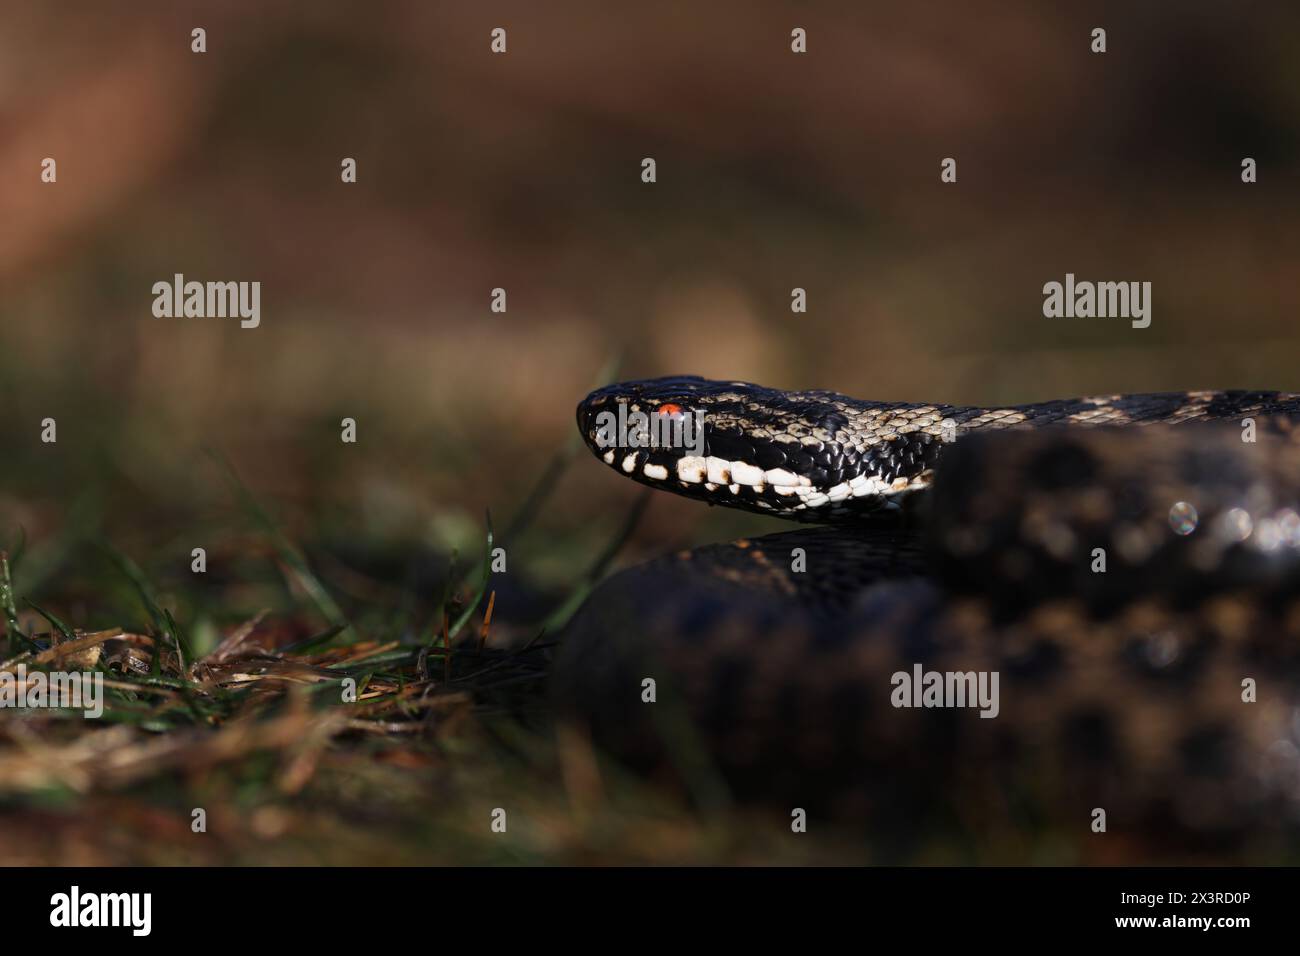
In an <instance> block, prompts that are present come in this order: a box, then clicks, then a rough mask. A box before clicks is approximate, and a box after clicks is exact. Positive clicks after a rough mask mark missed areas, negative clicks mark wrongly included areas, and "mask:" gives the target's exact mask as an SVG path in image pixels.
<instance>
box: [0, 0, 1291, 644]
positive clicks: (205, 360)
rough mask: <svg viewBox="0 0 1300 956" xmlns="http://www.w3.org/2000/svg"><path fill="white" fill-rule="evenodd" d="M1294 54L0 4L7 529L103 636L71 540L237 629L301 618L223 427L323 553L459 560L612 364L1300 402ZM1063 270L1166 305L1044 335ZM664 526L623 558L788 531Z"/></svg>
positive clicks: (627, 500)
mask: <svg viewBox="0 0 1300 956" xmlns="http://www.w3.org/2000/svg"><path fill="white" fill-rule="evenodd" d="M1099 26H1100V27H1104V28H1105V29H1106V31H1107V45H1108V50H1107V52H1106V53H1105V54H1103V55H1099V54H1094V53H1093V52H1091V50H1090V44H1091V37H1090V32H1091V30H1092V29H1093V28H1094V27H1099ZM195 27H202V28H204V29H205V30H206V31H207V52H206V53H203V54H196V53H193V52H191V49H190V44H191V36H190V31H191V30H192V29H193V28H195ZM495 27H503V28H505V29H506V31H507V45H508V46H507V48H508V52H507V53H505V54H504V55H494V54H493V53H492V52H491V49H490V31H491V30H492V29H493V28H495ZM795 27H802V28H804V29H805V30H806V31H807V38H808V39H807V46H808V52H807V54H804V55H796V54H794V53H792V52H791V49H790V42H791V40H790V32H791V30H792V29H793V28H795ZM1298 47H1300V7H1297V6H1296V5H1295V4H1286V3H1276V4H1266V3H1256V2H1245V3H1237V4H1225V3H1215V2H1208V0H1180V2H1177V3H1173V2H1169V3H1147V4H1140V5H1135V4H1129V3H1121V2H1115V3H1104V2H1103V3H1080V4H1068V5H1067V4H1042V3H1034V2H1028V0H1025V2H1016V0H1008V2H999V3H990V4H961V3H927V2H918V3H909V4H885V3H879V4H875V3H857V2H848V0H845V2H834V0H827V2H777V0H746V2H729V0H724V2H714V3H709V4H698V3H689V2H674V0H665V2H660V3H653V4H633V3H609V2H600V0H551V2H547V3H535V2H517V3H513V2H492V3H471V2H425V0H407V2H385V3H374V4H369V3H368V4H350V3H338V2H313V3H266V2H230V3H221V4H214V3H197V2H168V3H161V2H133V3H125V2H116V3H103V2H62V3H59V4H43V3H35V2H15V0H3V2H0V466H2V467H0V475H2V476H0V545H3V544H4V543H5V542H8V547H10V548H11V549H12V548H13V547H14V543H13V542H14V541H15V539H16V538H17V537H18V536H19V530H18V529H20V528H21V529H22V531H23V532H25V535H26V539H27V541H28V558H27V560H26V564H25V566H24V571H23V575H24V578H23V580H21V581H20V582H19V583H20V585H21V586H22V588H23V593H27V594H32V595H36V594H40V595H41V596H42V597H44V598H45V600H46V602H48V604H49V605H52V606H55V607H57V608H59V609H60V610H61V611H62V612H63V613H64V614H66V616H67V617H68V618H69V619H70V620H74V621H76V622H77V623H78V625H79V626H83V627H93V626H108V625H110V624H114V623H122V618H123V616H124V613H125V612H123V611H122V610H121V605H120V604H116V603H115V600H116V598H114V597H113V596H111V595H107V594H106V593H105V592H104V591H103V589H102V588H99V587H96V586H95V585H94V583H93V579H92V580H89V581H86V582H83V583H81V584H79V583H78V581H79V577H78V576H79V575H81V574H83V573H85V572H84V567H85V563H86V561H88V560H89V558H85V560H83V557H84V552H83V551H82V550H81V547H80V544H79V543H78V542H79V541H81V540H83V538H84V537H85V536H86V535H87V534H89V533H92V532H93V533H94V534H97V535H103V536H106V537H107V538H109V539H111V540H112V541H113V542H114V543H115V544H116V545H117V546H118V547H120V548H121V549H122V550H123V551H125V552H127V553H129V554H132V555H133V556H134V557H135V558H136V560H137V561H138V562H139V563H140V564H141V565H142V566H144V567H145V569H146V570H147V571H148V572H149V573H151V574H155V575H157V576H159V578H160V579H161V580H162V581H163V583H164V586H166V584H167V581H168V578H169V575H170V576H171V577H172V578H173V579H176V580H180V579H182V578H185V577H187V576H188V562H189V552H190V549H191V548H192V547H195V546H198V545H200V544H205V545H206V546H207V547H209V549H210V553H211V554H213V555H214V557H213V559H212V560H213V568H214V570H215V572H216V574H215V575H214V576H213V577H212V578H211V579H210V581H213V582H217V583H212V584H209V583H208V582H205V583H204V584H203V585H201V586H199V587H198V588H193V587H191V588H190V590H189V591H186V592H185V593H176V594H174V595H171V597H172V598H173V599H174V600H173V603H174V605H175V606H176V607H177V609H178V617H179V616H180V615H186V616H187V619H188V620H190V621H191V622H192V623H193V624H194V626H195V627H196V629H198V630H200V631H201V630H203V628H205V627H206V628H207V630H208V633H210V635H216V634H217V633H219V632H220V631H221V630H223V629H225V628H228V627H229V626H230V625H231V624H232V623H234V622H237V621H240V620H243V619H246V618H247V617H248V615H249V614H251V613H253V612H254V611H256V610H257V609H258V608H259V607H262V606H266V605H267V604H268V603H270V604H272V605H273V606H274V605H275V604H276V603H277V602H279V603H284V601H283V599H282V598H280V597H277V596H276V595H275V594H272V593H270V592H268V591H267V590H266V589H264V588H263V589H259V588H256V587H254V586H253V585H251V584H250V585H248V586H247V587H248V590H241V588H243V587H244V584H243V575H242V574H241V572H240V566H239V565H238V560H239V556H240V555H243V554H244V553H245V552H244V550H243V548H242V544H241V542H242V541H243V540H244V539H243V538H242V537H241V535H243V534H244V529H245V526H246V522H244V521H243V519H242V518H240V517H239V515H238V510H237V504H236V503H235V502H234V501H233V500H232V498H231V495H230V493H229V488H228V486H227V484H226V483H225V482H224V479H223V477H222V472H221V469H220V468H219V467H216V466H215V464H214V460H213V459H212V458H211V457H210V456H209V455H208V454H206V453H205V452H206V451H207V450H211V451H213V452H215V453H216V454H217V455H219V456H221V457H223V458H225V459H226V460H228V461H229V462H230V463H231V464H232V465H233V467H234V468H235V469H236V470H237V471H238V473H239V474H240V476H241V477H242V478H243V480H244V482H245V483H246V484H247V485H248V487H249V488H250V489H252V490H253V492H254V493H255V494H256V495H257V496H258V497H259V499H260V500H261V501H262V502H263V503H264V504H266V505H267V506H268V508H270V509H271V510H272V511H273V512H274V514H275V516H276V518H277V520H278V521H280V522H281V523H282V525H283V526H284V527H285V528H286V529H287V531H288V533H290V534H291V535H292V536H293V537H294V539H295V540H299V541H302V542H304V544H305V546H307V547H308V549H309V551H311V549H312V548H314V547H315V545H316V544H317V543H318V542H329V547H330V548H334V549H335V550H337V549H339V548H341V547H343V545H344V544H347V543H349V542H351V543H352V544H354V545H356V544H357V542H361V543H363V544H364V547H365V549H366V550H370V551H374V550H385V549H387V550H391V551H392V552H393V553H396V554H398V555H403V554H405V555H409V554H416V553H423V552H425V551H427V552H428V553H430V554H434V555H445V554H446V553H447V552H449V551H451V550H452V549H456V548H458V549H460V550H461V551H462V552H463V553H465V552H473V551H474V550H475V549H481V543H482V536H483V513H484V511H485V509H491V510H492V513H493V515H494V517H496V518H497V519H498V523H499V524H501V523H504V522H505V520H506V519H508V518H509V517H510V516H511V515H512V514H514V513H516V512H517V511H518V509H519V508H521V507H522V506H523V503H524V500H525V498H526V497H527V495H528V493H529V490H530V489H531V488H533V487H534V486H535V484H536V482H537V481H538V480H539V479H540V478H541V476H542V475H543V474H544V473H545V472H546V470H547V468H548V463H550V462H552V461H553V460H555V458H556V456H557V455H560V456H561V459H563V454H564V451H565V449H566V448H570V449H571V446H572V442H573V439H574V432H575V428H574V421H573V410H574V406H575V405H576V403H577V401H578V400H579V399H580V398H581V397H582V396H583V395H584V394H585V393H586V392H587V391H588V390H589V389H591V388H593V387H595V386H597V385H600V384H603V383H604V382H603V381H602V376H608V375H609V374H611V372H610V370H611V368H613V367H614V366H613V365H612V363H615V362H617V363H619V364H618V365H617V377H620V378H639V377H649V376H657V375H665V374H691V373H693V374H701V375H706V376H710V377H725V378H736V379H746V380H752V381H757V382H761V383H763V384H767V385H774V386H781V387H801V388H808V387H821V388H831V389H835V390H837V391H841V392H845V393H848V394H851V395H854V396H858V397H861V398H869V399H898V400H915V401H927V402H960V403H968V404H996V403H1019V402H1026V401H1032V400H1039V399H1047V398H1052V397H1061V396H1068V395H1076V394H1087V393H1110V392H1121V391H1153V390H1164V389H1185V388H1228V387H1256V388H1269V389H1300V369H1297V368H1296V363H1295V355H1296V346H1297V344H1300V331H1298V330H1297V327H1296V322H1295V316H1296V315H1297V306H1298V305H1300V283H1298V282H1297V271H1296V262H1297V260H1298V259H1300V177H1298V176H1297V173H1298V172H1300V166H1298V164H1297V160H1298V159H1300V138H1298V131H1300V122H1298V121H1300V48H1298ZM45 157H53V158H55V159H56V160H57V163H58V167H57V168H58V181H57V183H56V184H47V183H42V182H41V178H40V173H41V165H40V164H41V161H42V159H44V158H45ZM344 157H353V158H355V159H356V161H357V171H358V181H357V182H356V183H355V184H344V183H342V182H341V181H340V162H341V161H342V159H343V158H344ZM644 157H653V158H654V159H655V160H656V162H657V173H658V181H657V182H656V183H654V184H646V183H643V182H642V180H641V161H642V159H643V158H644ZM945 157H953V158H955V159H956V160H957V164H958V166H957V182H956V183H955V184H944V183H941V182H940V175H939V174H940V162H941V160H943V159H944V158H945ZM1244 157H1252V158H1254V159H1255V160H1256V161H1257V163H1258V169H1259V172H1258V179H1259V181H1258V182H1257V183H1255V184H1252V185H1246V184H1243V183H1242V181H1241V176H1240V173H1241V161H1242V159H1243V158H1244ZM177 272H180V273H184V275H185V276H186V278H187V279H198V280H200V281H207V280H222V281H226V280H233V281H253V280H257V281H260V282H261V283H262V300H261V308H262V317H261V325H260V327H258V328H256V329H247V330H246V329H241V328H239V326H238V323H237V322H236V321H234V320H228V319H227V320H221V319H193V318H191V319H185V318H174V319H158V318H154V316H153V315H152V312H151V309H152V304H153V298H154V297H153V293H152V291H151V288H152V285H153V283H155V282H158V281H170V279H171V277H172V276H173V274H174V273H177ZM1067 272H1073V273H1075V274H1076V276H1078V277H1079V278H1080V279H1093V280H1132V281H1150V282H1151V283H1152V285H1153V321H1152V323H1151V326H1150V328H1147V329H1145V330H1138V329H1133V328H1131V327H1130V325H1129V323H1128V322H1127V321H1125V320H1121V319H1047V318H1044V317H1043V315H1042V301H1043V294H1042V287H1043V284H1044V283H1046V282H1049V281H1053V280H1056V281H1061V280H1063V279H1064V276H1065V274H1066V273H1067ZM496 287H501V288H504V289H505V290H506V292H507V296H508V311H507V312H505V313H504V314H497V313H494V312H492V311H491V310H490V302H491V294H492V290H493V289H494V288H496ZM795 287H801V288H803V289H806V290H807V302H808V309H807V312H806V313H804V314H795V313H792V312H791V309H790V302H791V290H792V289H793V288H795ZM345 416H346V417H352V418H355V419H356V421H357V423H358V441H357V443H356V444H343V443H341V442H340V441H339V430H340V426H339V422H340V419H342V418H343V417H345ZM46 417H52V418H55V419H56V421H57V427H58V442H57V444H56V445H47V444H42V443H41V442H40V440H39V436H40V422H41V420H42V419H44V418H46ZM585 455H586V453H585V452H582V453H580V454H578V455H577V456H574V457H572V458H571V459H570V460H569V461H568V465H567V467H565V468H564V469H563V470H562V472H561V473H560V477H559V479H558V484H557V485H556V486H555V487H554V490H553V493H552V494H551V495H550V497H549V498H548V499H547V500H546V502H545V506H544V507H543V508H541V509H540V510H539V511H538V513H537V514H536V516H535V518H534V524H533V529H532V530H531V531H530V533H529V534H528V535H527V536H524V537H521V538H520V540H519V541H517V542H514V541H511V542H509V545H510V547H511V549H512V550H511V562H512V563H511V570H512V572H516V571H517V572H518V574H519V580H523V581H527V582H529V583H528V587H529V588H534V589H537V590H539V591H541V592H547V591H548V589H552V588H556V587H559V586H560V584H561V583H563V582H565V581H571V580H572V579H573V577H574V576H575V574H577V573H580V571H581V569H582V568H585V567H586V566H587V565H588V564H589V562H590V561H591V560H592V557H593V555H594V554H595V553H596V552H598V551H599V549H600V548H601V547H602V546H603V544H604V543H605V542H607V541H608V540H609V538H610V536H611V535H612V534H613V533H614V531H615V530H616V528H617V526H618V525H619V523H620V522H621V520H622V516H623V514H624V513H625V512H626V511H627V509H628V507H629V506H630V505H631V503H632V502H633V500H634V499H635V498H636V496H637V494H638V490H637V488H636V487H635V486H633V485H632V484H631V483H629V482H623V481H620V480H618V479H617V477H616V476H614V475H612V474H611V473H610V472H609V471H608V469H606V468H604V467H602V466H600V465H598V464H597V463H596V462H592V461H589V460H586V457H585ZM649 508H650V511H649V516H648V520H643V521H642V522H641V524H640V525H639V527H638V529H637V531H636V533H635V535H634V536H633V538H632V539H631V541H630V542H629V543H628V545H627V547H625V548H624V549H623V552H622V554H621V557H620V561H623V562H632V561H635V560H638V559H640V558H642V557H644V556H645V555H648V554H652V553H656V552H659V551H662V550H664V549H667V548H672V547H683V546H688V545H691V544H695V543H698V542H701V541H709V540H720V539H723V538H725V537H726V536H727V535H731V534H736V533H741V532H761V531H766V530H775V528H776V525H775V524H774V523H772V522H769V521H767V520H765V519H761V518H757V517H753V516H747V515H743V514H736V513H726V514H724V513H720V512H719V511H718V510H711V509H701V508H699V507H698V506H696V505H694V504H692V503H690V502H685V501H676V500H673V499H671V498H670V497H668V496H656V497H655V498H654V500H653V501H652V502H651V503H650V505H649ZM324 573H325V576H326V577H329V576H330V575H329V571H328V567H326V569H325V571H324ZM336 577H341V575H340V576H336ZM218 583H219V584H220V586H219V587H218ZM37 600H40V599H39V598H38V599H37ZM521 600H522V599H521ZM213 639H215V638H213Z"/></svg>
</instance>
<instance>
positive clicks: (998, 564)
mask: <svg viewBox="0 0 1300 956" xmlns="http://www.w3.org/2000/svg"><path fill="white" fill-rule="evenodd" d="M619 405H622V406H624V408H623V409H622V412H623V414H624V417H625V418H626V419H627V420H628V421H629V422H635V421H638V419H637V417H636V416H634V415H631V414H630V413H633V412H641V413H644V414H645V415H646V416H647V417H648V419H653V418H659V419H663V418H671V419H674V420H676V419H679V418H686V417H691V416H695V415H696V413H702V416H700V418H702V424H703V435H702V444H696V445H695V446H694V447H680V446H674V447H665V446H664V445H658V446H654V447H636V446H637V437H632V438H628V436H627V435H618V436H616V437H617V438H618V439H620V440H624V439H626V441H624V443H623V444H616V445H610V443H609V442H610V433H609V430H608V428H607V427H605V426H607V425H608V423H609V422H610V421H611V417H610V415H607V414H606V415H602V413H610V412H617V411H618V406H619ZM1298 416H1300V395H1296V394H1290V393H1277V392H1188V393H1169V394H1155V395H1118V396H1109V397H1104V398H1088V399H1077V400H1075V399H1071V400H1063V401H1054V402H1045V403H1040V404H1032V405H1021V406H1013V407H1006V408H990V409H984V408H969V407H959V406H945V405H919V404H889V403H880V402H867V401H859V400H856V399H851V398H847V397H845V396H842V395H838V394H835V393H832V392H820V391H818V392H784V391H780V390H775V389H768V388H763V387H760V386H755V385H750V384H747V383H737V382H714V381H708V380H704V379H698V378H668V379H656V380H650V381H643V382H634V383H627V384H621V385H615V386H610V387H608V388H605V389H601V390H598V391H596V392H594V393H592V394H591V395H590V396H589V397H588V398H587V399H586V400H585V401H583V402H582V404H581V405H580V406H579V407H578V424H579V428H580V430H581V431H582V433H583V436H584V438H585V439H586V441H587V443H588V445H589V446H590V447H591V449H592V451H593V452H594V453H595V454H596V455H597V456H598V457H599V458H600V459H601V460H603V461H605V462H606V463H607V464H609V465H610V466H611V467H613V468H614V469H615V470H616V471H618V472H619V473H620V474H624V475H626V476H628V477H632V478H634V479H636V480H638V481H640V482H642V483H645V484H649V485H652V486H655V487H660V488H664V489H666V490H670V491H673V492H676V493H678V494H683V495H687V496H690V497H694V498H699V499H703V500H706V501H709V502H711V503H714V504H720V505H725V506H729V507H739V508H744V509H747V510H750V511H754V512H757V513H763V514H772V515H778V516H782V517H787V518H791V519H794V520H799V521H806V522H815V523H824V524H825V525H826V527H822V528H815V529H814V528H809V529H803V530H798V531H792V532H789V533H783V534H775V535H767V536H765V537H762V538H756V539H753V540H742V541H737V542H733V543H731V544H728V545H715V546H709V547H705V548H698V549H695V550H693V551H689V552H684V553H682V554H678V555H673V556H669V557H665V558H662V559H659V560H657V561H654V562H651V563H650V564H648V565H643V566H641V567H638V568H633V569H629V570H627V571H624V572H622V573H620V574H616V575H614V576H613V577H612V578H610V579H609V580H608V581H606V582H605V583H604V584H603V585H602V586H601V587H600V588H598V589H597V590H596V592H594V593H593V595H592V596H591V598H589V600H588V602H587V603H586V605H585V606H584V607H583V609H582V610H581V611H580V612H579V614H578V615H577V616H576V617H575V619H574V620H573V622H571V625H570V627H569V628H568V631H567V634H566V636H565V640H564V642H563V645H562V648H561V652H560V654H559V656H558V659H557V661H556V664H555V673H554V680H553V686H554V692H555V695H556V700H557V703H558V705H559V706H560V708H561V709H562V710H563V711H564V713H565V714H566V715H567V719H572V720H575V721H576V722H578V723H579V724H580V725H582V726H583V727H585V728H586V729H587V730H588V731H589V733H590V734H591V736H592V737H593V738H594V740H595V741H596V742H597V743H598V744H599V745H600V746H601V747H602V748H603V749H605V750H607V751H610V752H613V753H614V754H616V755H617V756H618V757H620V758H621V759H622V760H623V761H624V762H626V763H628V764H631V765H633V766H635V767H638V768H640V769H642V770H643V771H645V772H647V773H650V774H653V775H657V776H660V777H664V778H667V779H671V780H672V781H674V782H675V783H676V784H678V785H684V786H685V787H686V788H687V789H688V790H690V791H692V792H694V793H695V794H696V796H697V797H700V798H701V799H712V797H711V796H710V795H714V796H716V795H717V794H726V795H728V796H729V797H732V798H736V799H739V800H742V801H757V802H759V803H760V805H774V806H784V807H786V808H801V809H804V810H805V811H806V812H808V813H809V814H813V815H817V816H819V817H824V818H833V819H835V820H837V821H841V822H844V823H848V824H850V825H857V826H859V827H860V828H861V829H863V830H864V831H865V832H866V834H867V839H868V842H869V845H870V846H871V848H872V850H873V851H874V852H875V853H876V854H877V857H878V858H880V859H906V860H914V859H917V858H924V856H923V854H924V853H925V852H926V848H927V847H933V846H935V845H942V846H948V847H951V846H961V847H966V848H968V849H969V850H970V852H971V853H973V854H974V855H975V856H976V858H978V859H1009V860H1017V861H1028V860H1032V859H1039V858H1041V852H1042V850H1043V847H1045V846H1046V847H1054V848H1056V849H1055V851H1054V852H1056V853H1057V856H1055V857H1052V858H1053V859H1056V858H1060V859H1064V860H1079V859H1085V860H1087V859H1099V860H1115V861H1125V862H1133V861H1141V860H1150V859H1154V858H1160V859H1193V860H1199V859H1215V860H1222V859H1234V860H1237V859H1246V860H1252V861H1256V862H1265V861H1274V860H1293V859H1295V857H1296V854H1297V852H1300V438H1298V437H1297V429H1295V428H1294V427H1293V422H1300V417H1298ZM641 421H644V420H641ZM1072 426H1094V427H1072ZM1096 426H1100V427H1096ZM1134 426H1143V427H1134ZM1172 426H1177V427H1172ZM648 680H649V681H653V684H648V683H647V681H648ZM981 681H983V683H981ZM651 686H652V687H653V692H652V693H647V690H646V688H647V687H651ZM926 688H928V691H933V694H931V695H930V696H926V694H927V693H928V691H926V690H925V689H926ZM650 697H653V698H654V699H653V702H651V701H650V700H649V699H648V698H650ZM977 698H978V701H977ZM977 703H978V706H977ZM982 714H983V716H981V715H982ZM1099 811H1101V813H1100V815H1099ZM1099 820H1100V821H1102V823H1101V824H1099ZM918 855H921V856H920V857H918Z"/></svg>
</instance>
